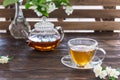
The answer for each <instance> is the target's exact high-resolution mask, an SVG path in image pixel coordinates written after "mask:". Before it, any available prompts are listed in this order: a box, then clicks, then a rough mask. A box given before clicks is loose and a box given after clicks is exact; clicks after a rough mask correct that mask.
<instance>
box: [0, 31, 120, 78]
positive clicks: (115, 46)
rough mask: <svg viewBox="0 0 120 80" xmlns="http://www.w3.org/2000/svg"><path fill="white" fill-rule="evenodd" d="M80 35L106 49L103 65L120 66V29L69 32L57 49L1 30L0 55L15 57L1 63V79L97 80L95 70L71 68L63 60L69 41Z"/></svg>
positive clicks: (66, 53)
mask: <svg viewBox="0 0 120 80" xmlns="http://www.w3.org/2000/svg"><path fill="white" fill-rule="evenodd" d="M78 37H79V38H81V37H84V38H93V39H96V40H97V41H98V42H99V47H102V48H104V49H105V50H106V52H107V55H106V57H105V59H104V61H103V64H102V65H103V66H111V67H113V68H120V36H119V34H118V33H110V32H109V33H66V34H65V37H64V39H63V41H62V42H61V43H60V45H59V46H58V47H57V49H56V50H54V51H50V52H40V51H36V50H33V49H31V48H30V47H28V46H27V45H26V42H25V40H15V39H14V38H12V37H11V36H10V35H9V34H0V55H9V56H12V57H14V59H13V60H12V61H10V62H9V63H8V64H0V80H98V78H95V75H94V73H93V72H92V70H77V69H72V68H68V67H66V66H64V65H63V64H62V63H61V58H62V57H63V56H65V55H68V46H67V41H68V40H69V39H71V38H78ZM118 80H120V77H119V79H118Z"/></svg>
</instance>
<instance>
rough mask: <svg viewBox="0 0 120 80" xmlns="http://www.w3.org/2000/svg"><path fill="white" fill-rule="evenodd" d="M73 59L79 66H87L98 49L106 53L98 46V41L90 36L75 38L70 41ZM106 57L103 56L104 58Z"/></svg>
mask: <svg viewBox="0 0 120 80" xmlns="http://www.w3.org/2000/svg"><path fill="white" fill-rule="evenodd" d="M68 46H69V52H70V55H71V59H72V60H73V62H74V63H75V64H76V65H77V66H85V65H87V64H89V63H90V62H91V60H92V59H93V58H94V56H95V54H96V50H100V51H102V52H103V54H104V55H105V53H106V52H105V51H104V49H102V48H98V42H97V41H96V40H94V39H90V38H74V39H71V40H69V41H68ZM103 59H104V57H103V58H102V60H103Z"/></svg>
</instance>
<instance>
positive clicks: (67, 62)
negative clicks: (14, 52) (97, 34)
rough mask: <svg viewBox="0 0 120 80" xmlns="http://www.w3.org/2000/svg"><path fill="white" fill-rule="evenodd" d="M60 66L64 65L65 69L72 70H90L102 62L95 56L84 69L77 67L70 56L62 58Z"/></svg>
mask: <svg viewBox="0 0 120 80" xmlns="http://www.w3.org/2000/svg"><path fill="white" fill-rule="evenodd" d="M61 62H62V64H64V65H65V66H67V67H70V68H73V69H92V68H93V67H94V66H96V65H101V64H102V61H101V60H100V58H98V57H97V56H95V57H94V59H93V60H92V61H91V62H90V63H89V64H87V65H86V66H85V67H80V66H77V65H76V64H75V63H74V62H73V61H72V60H71V57H70V55H66V56H64V57H62V59H61Z"/></svg>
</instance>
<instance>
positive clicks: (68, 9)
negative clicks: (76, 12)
mask: <svg viewBox="0 0 120 80" xmlns="http://www.w3.org/2000/svg"><path fill="white" fill-rule="evenodd" d="M63 9H65V12H66V13H67V15H70V14H72V13H73V8H72V7H71V6H66V7H63Z"/></svg>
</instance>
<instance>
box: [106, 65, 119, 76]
mask: <svg viewBox="0 0 120 80" xmlns="http://www.w3.org/2000/svg"><path fill="white" fill-rule="evenodd" d="M106 71H107V74H108V75H109V76H111V77H115V78H118V76H119V75H120V72H119V71H117V70H116V69H112V68H111V67H106Z"/></svg>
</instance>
